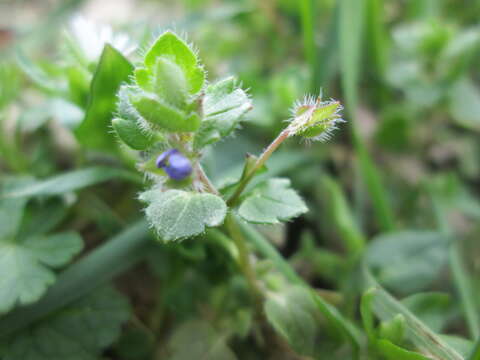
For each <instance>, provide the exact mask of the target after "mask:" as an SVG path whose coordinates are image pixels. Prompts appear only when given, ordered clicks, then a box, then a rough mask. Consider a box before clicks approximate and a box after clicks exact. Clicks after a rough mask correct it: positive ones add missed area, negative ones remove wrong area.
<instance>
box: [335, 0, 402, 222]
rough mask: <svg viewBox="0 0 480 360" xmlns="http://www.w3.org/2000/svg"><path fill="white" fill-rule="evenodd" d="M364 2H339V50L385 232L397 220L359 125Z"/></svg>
mask: <svg viewBox="0 0 480 360" xmlns="http://www.w3.org/2000/svg"><path fill="white" fill-rule="evenodd" d="M364 10H365V2H364V0H342V1H340V2H339V12H338V16H339V31H338V36H339V47H340V69H341V73H342V79H341V80H342V88H343V93H344V95H345V104H346V109H347V113H348V114H349V116H350V118H351V119H352V121H350V124H351V131H352V141H353V146H354V148H355V151H356V153H357V156H358V161H359V165H360V171H361V173H362V177H363V179H364V181H365V184H366V186H367V188H368V191H369V193H370V196H371V200H372V205H373V208H374V210H375V215H376V217H377V220H378V222H379V225H380V227H381V228H382V230H384V231H390V230H392V229H393V228H394V220H393V219H394V217H393V213H392V210H391V207H390V204H389V201H388V199H387V194H386V191H385V190H384V188H383V185H382V181H381V179H380V174H379V173H378V170H377V168H376V166H375V164H374V162H373V160H372V158H371V156H370V154H369V153H368V150H367V147H366V145H365V143H364V141H363V139H362V138H361V137H360V134H359V131H358V129H357V124H356V112H357V106H358V83H359V76H360V65H361V61H360V60H361V49H362V30H363V18H364Z"/></svg>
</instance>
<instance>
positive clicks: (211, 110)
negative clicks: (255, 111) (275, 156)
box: [194, 77, 252, 149]
mask: <svg viewBox="0 0 480 360" xmlns="http://www.w3.org/2000/svg"><path fill="white" fill-rule="evenodd" d="M251 108H252V103H251V101H250V99H249V98H248V95H247V94H246V93H245V91H243V90H242V89H240V88H239V87H238V85H237V82H236V80H235V79H234V78H233V77H229V78H227V79H224V80H222V81H219V82H217V83H216V84H212V85H209V86H208V87H207V88H206V89H205V97H204V99H203V113H204V116H205V118H204V120H203V122H202V125H201V127H200V129H199V131H198V133H197V134H196V136H195V139H194V146H195V148H197V149H199V148H202V147H203V146H206V145H208V144H212V143H214V142H216V141H218V140H220V139H221V138H222V137H224V136H228V135H229V134H230V133H231V132H232V131H233V130H234V129H235V127H236V126H237V125H238V123H239V122H240V120H241V118H242V116H243V115H244V114H245V113H246V112H247V111H249V110H250V109H251Z"/></svg>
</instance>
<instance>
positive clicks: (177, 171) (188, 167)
mask: <svg viewBox="0 0 480 360" xmlns="http://www.w3.org/2000/svg"><path fill="white" fill-rule="evenodd" d="M156 165H157V167H158V168H162V169H164V170H165V172H166V173H167V174H168V176H169V177H170V178H171V179H173V180H183V179H185V178H186V177H188V176H189V175H190V174H191V173H192V164H191V163H190V160H188V158H187V157H185V156H184V155H183V154H182V153H181V152H180V151H178V150H177V149H170V150H167V151H165V152H163V153H162V154H160V155H159V156H158V158H157V161H156Z"/></svg>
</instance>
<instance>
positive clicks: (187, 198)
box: [140, 190, 227, 241]
mask: <svg viewBox="0 0 480 360" xmlns="http://www.w3.org/2000/svg"><path fill="white" fill-rule="evenodd" d="M140 200H142V201H145V202H147V203H148V206H147V208H146V209H145V212H146V215H147V218H148V221H149V222H150V224H151V225H152V226H153V227H154V228H155V230H156V231H157V233H158V235H159V236H160V238H161V239H162V240H164V241H174V240H181V239H185V238H188V237H191V236H195V235H198V234H200V233H202V232H203V231H205V227H206V226H218V225H221V224H222V222H223V219H224V218H225V215H226V213H227V206H226V204H225V202H224V201H223V199H222V198H220V197H218V196H216V195H212V194H201V193H195V192H187V191H181V190H167V191H161V190H150V191H146V192H144V193H142V194H141V195H140Z"/></svg>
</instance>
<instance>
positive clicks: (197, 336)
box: [167, 320, 237, 360]
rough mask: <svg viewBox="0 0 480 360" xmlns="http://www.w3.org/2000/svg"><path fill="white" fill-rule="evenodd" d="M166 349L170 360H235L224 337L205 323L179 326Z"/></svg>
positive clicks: (195, 321) (198, 322) (199, 322)
mask: <svg viewBox="0 0 480 360" xmlns="http://www.w3.org/2000/svg"><path fill="white" fill-rule="evenodd" d="M167 348H168V350H169V352H170V354H171V355H170V356H169V357H168V358H169V359H170V360H190V359H205V360H206V359H208V360H235V359H237V357H236V356H235V354H234V353H233V352H232V350H230V348H229V347H228V346H227V344H226V339H225V335H222V334H221V333H217V332H216V331H215V329H213V328H212V327H211V326H210V325H209V324H208V323H207V322H205V321H201V320H193V321H189V322H186V323H184V324H182V325H180V327H179V328H177V329H176V330H175V332H174V333H173V335H172V337H171V338H170V340H169V342H168V345H167Z"/></svg>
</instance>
